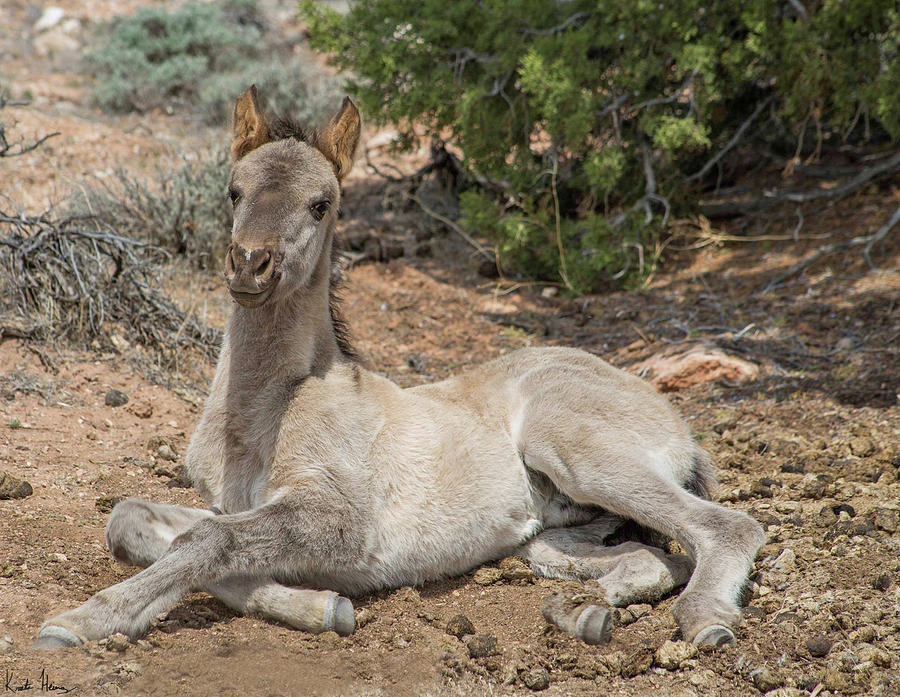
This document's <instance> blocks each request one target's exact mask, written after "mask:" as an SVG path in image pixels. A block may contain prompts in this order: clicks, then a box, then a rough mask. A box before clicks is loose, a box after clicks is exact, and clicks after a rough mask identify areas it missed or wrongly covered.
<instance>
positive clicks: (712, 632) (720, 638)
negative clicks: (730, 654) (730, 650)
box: [694, 624, 734, 649]
mask: <svg viewBox="0 0 900 697" xmlns="http://www.w3.org/2000/svg"><path fill="white" fill-rule="evenodd" d="M733 643H734V632H732V631H731V630H730V629H729V628H728V627H724V626H722V625H721V624H711V625H709V626H708V627H704V628H703V629H701V630H700V632H699V633H698V634H697V636H695V637H694V645H695V646H715V647H716V648H717V649H721V648H722V647H723V646H725V645H727V644H733Z"/></svg>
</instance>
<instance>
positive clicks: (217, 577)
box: [36, 87, 763, 648]
mask: <svg viewBox="0 0 900 697" xmlns="http://www.w3.org/2000/svg"><path fill="white" fill-rule="evenodd" d="M359 133H360V117H359V112H358V111H357V109H356V107H355V106H354V104H353V103H352V102H351V101H350V100H349V99H345V100H344V103H343V105H342V107H341V109H340V111H339V112H338V113H337V114H336V115H335V117H334V118H333V119H332V120H331V122H330V123H329V124H328V125H327V126H326V127H325V128H323V129H322V130H320V131H310V130H307V129H304V128H302V127H300V126H297V125H296V124H294V123H292V122H290V121H287V120H283V119H275V120H269V119H267V118H266V117H265V115H264V114H263V112H262V111H261V109H260V106H259V102H258V98H257V93H256V88H255V87H251V88H250V90H248V91H247V92H246V93H245V94H243V95H242V96H241V97H240V98H239V99H238V101H237V104H236V106H235V111H234V133H233V142H232V145H231V150H232V154H233V156H234V160H235V163H234V167H233V169H232V173H231V180H230V185H229V190H230V193H231V199H232V202H233V204H234V228H233V233H232V243H231V245H230V247H229V248H228V252H227V257H226V261H225V277H226V279H227V282H228V290H229V292H230V293H231V295H232V297H233V298H234V300H235V301H236V305H235V307H234V309H233V311H232V313H231V317H230V319H229V322H228V329H227V332H226V338H225V342H224V345H223V347H222V353H221V356H220V358H219V363H218V367H217V368H216V374H215V378H214V380H213V383H212V388H211V391H210V395H209V399H208V401H207V404H206V409H205V411H204V413H203V417H202V419H201V421H200V424H199V426H198V427H197V430H196V431H195V433H194V435H193V438H192V439H191V444H190V448H189V450H188V453H187V458H186V466H187V469H188V471H189V474H190V475H191V477H192V479H193V481H194V483H195V486H196V487H197V490H198V491H199V492H200V494H201V495H202V496H203V497H204V498H205V499H206V500H207V502H208V503H209V504H210V505H211V506H212V508H211V509H209V510H202V509H192V508H183V507H177V506H168V505H158V504H151V503H148V502H145V501H142V500H139V499H129V500H127V501H125V502H123V503H120V504H119V505H118V506H116V508H115V510H114V511H113V513H112V516H111V518H110V521H109V524H108V526H107V533H106V535H107V542H108V544H109V547H110V550H111V551H112V553H113V555H114V556H115V557H116V559H119V560H121V561H126V562H130V563H133V564H138V565H141V566H146V567H147V568H146V569H145V570H143V571H141V572H140V573H138V574H137V575H135V576H133V577H132V578H130V579H128V580H126V581H123V582H122V583H118V584H116V585H114V586H112V587H110V588H107V589H106V590H104V591H101V592H99V593H97V594H96V595H94V596H93V597H92V598H90V599H89V600H88V601H87V602H85V603H84V604H83V605H81V606H80V607H78V608H76V609H74V610H70V611H68V612H64V613H62V614H60V615H57V616H56V617H53V618H51V619H50V620H48V621H47V622H46V623H45V624H44V626H43V627H42V629H41V631H40V634H39V637H38V639H37V642H36V644H37V645H38V646H42V647H45V648H53V647H62V646H74V645H78V644H81V643H83V642H86V641H90V640H96V639H100V638H102V637H105V636H108V635H110V634H113V633H115V632H123V633H125V634H128V635H129V636H132V637H134V636H138V635H140V634H141V633H143V632H144V631H146V629H147V627H148V625H149V624H150V622H151V620H152V619H153V617H154V616H156V615H157V614H159V613H161V612H164V611H166V610H168V609H169V608H171V607H172V606H173V605H175V604H176V603H177V602H178V601H179V600H180V599H181V598H182V597H183V596H184V595H185V594H187V593H189V592H191V591H193V590H196V589H199V588H203V589H205V590H207V591H209V592H210V593H212V594H213V595H215V596H216V597H218V598H220V599H221V600H222V601H223V602H225V603H226V604H228V605H229V606H230V607H232V608H234V609H235V610H237V611H238V612H242V613H257V614H262V615H264V616H267V617H270V618H274V619H277V620H280V621H283V622H286V623H288V624H290V625H292V626H295V627H299V628H303V629H309V630H312V631H321V630H324V629H333V630H335V631H337V632H339V633H341V634H348V633H350V632H352V631H353V629H354V615H353V606H352V604H351V603H350V601H349V600H347V599H346V598H344V597H343V596H340V595H337V594H336V593H335V592H333V591H337V592H339V593H345V594H350V595H356V594H362V593H367V592H370V591H373V590H375V589H379V588H389V587H396V586H401V585H409V584H421V583H425V582H426V581H429V580H431V579H436V578H441V577H446V576H453V575H457V574H462V573H464V572H466V571H468V570H470V569H472V568H473V567H475V566H477V565H479V564H481V563H483V562H486V561H489V560H492V559H497V558H499V557H502V556H504V555H508V554H520V555H522V556H524V557H526V558H527V559H528V560H529V561H530V563H531V566H532V568H533V569H534V571H535V572H536V573H539V574H543V575H546V576H551V577H557V578H569V579H576V578H580V579H591V578H593V579H598V581H599V583H600V585H601V586H602V588H603V589H605V591H606V596H607V600H608V601H609V602H611V603H614V604H625V603H628V602H633V601H635V600H639V599H642V598H644V597H646V596H647V595H648V594H649V595H653V594H656V595H657V596H658V595H659V594H660V593H661V592H668V591H670V590H672V589H673V588H674V587H676V586H678V585H681V584H683V583H685V582H687V581H688V578H689V579H690V580H689V582H688V583H687V587H686V588H685V589H684V591H683V592H682V593H681V595H680V596H679V598H678V599H677V601H676V602H675V604H674V608H673V613H674V616H675V620H676V622H677V623H678V626H679V627H680V629H681V632H682V635H683V636H684V638H685V639H686V640H688V641H693V642H694V643H709V644H714V645H716V646H719V645H722V644H724V643H728V642H731V641H733V640H734V633H733V628H734V627H736V625H737V624H738V622H739V620H740V609H739V604H738V603H739V596H740V595H741V590H742V587H743V586H744V584H745V583H746V581H747V576H748V573H749V571H750V568H751V565H752V563H753V559H754V557H755V555H756V552H757V550H758V548H759V546H760V545H761V544H762V541H763V534H762V530H761V528H760V527H759V525H758V524H757V523H756V522H755V521H753V519H752V518H750V517H749V516H747V515H746V514H744V513H741V512H739V511H735V510H730V509H727V508H724V507H722V506H719V505H716V504H714V503H711V502H710V501H708V500H706V496H707V494H708V490H709V487H710V486H711V484H712V466H711V463H710V461H709V458H708V456H707V455H706V453H705V452H704V451H703V450H702V449H701V448H699V447H698V446H697V445H696V444H695V443H694V441H693V439H692V438H691V434H690V432H689V430H688V428H687V426H686V425H685V424H684V422H683V421H682V420H681V419H680V418H679V417H678V415H677V414H676V413H675V412H674V410H673V409H672V407H671V406H670V405H669V404H668V402H667V401H666V400H665V399H664V398H663V397H661V396H660V395H659V394H658V393H657V392H656V391H655V390H654V389H653V388H652V387H650V386H649V385H647V384H646V383H644V382H643V381H641V380H639V379H638V378H636V377H633V376H631V375H628V374H626V373H624V372H622V371H620V370H617V369H616V368H613V367H611V366H609V365H608V364H606V363H605V362H603V361H602V360H600V359H599V358H597V357H595V356H593V355H590V354H588V353H585V352H582V351H578V350H574V349H567V348H529V349H523V350H521V351H516V352H515V353H511V354H509V355H506V356H504V357H502V358H499V359H497V360H494V361H492V362H490V363H487V364H485V365H482V366H481V367H479V368H475V369H473V370H470V371H469V372H467V373H465V374H463V375H461V376H459V377H456V378H453V379H450V380H446V381H444V382H440V383H437V384H431V385H423V386H420V387H415V388H412V389H406V390H403V389H400V388H399V387H397V386H396V385H395V384H393V383H392V382H390V381H388V380H386V379H384V378H382V377H379V376H378V375H376V374H374V373H371V372H369V371H367V370H365V369H364V368H363V367H362V366H361V365H360V364H359V363H358V362H357V360H356V359H355V358H354V355H353V353H352V351H351V350H350V348H349V346H348V344H347V342H346V341H345V339H344V335H343V333H342V329H343V324H342V323H341V321H340V318H339V317H338V315H337V312H336V308H335V305H334V303H333V299H332V295H331V288H330V277H331V268H332V251H331V250H332V239H333V235H334V230H335V224H336V222H337V217H338V209H339V204H340V187H339V183H340V181H341V180H342V179H343V178H344V177H345V176H346V174H347V172H348V170H349V169H350V166H351V163H352V159H353V153H354V150H355V148H356V145H357V141H358V139H359ZM625 518H627V519H631V520H634V521H636V522H637V523H638V524H640V525H641V526H644V527H647V528H651V529H653V530H656V531H659V532H661V533H663V534H665V535H667V536H669V537H672V538H674V539H675V540H677V541H678V542H679V543H680V544H681V546H682V547H683V548H684V549H685V550H686V551H687V553H688V554H689V555H690V561H689V560H687V559H685V558H684V557H678V556H677V555H666V554H664V553H663V552H662V551H661V550H658V549H655V548H650V547H645V546H643V545H640V544H638V543H636V542H626V543H623V544H620V545H617V546H611V547H605V546H604V544H603V543H604V540H605V539H606V538H607V537H608V536H609V535H610V534H611V533H612V532H613V531H614V530H615V529H616V527H617V526H618V523H619V522H621V519H625ZM691 561H692V562H693V567H694V568H693V573H691V568H690V567H691ZM292 586H302V587H304V588H306V589H329V590H328V591H317V590H303V589H301V588H297V587H292Z"/></svg>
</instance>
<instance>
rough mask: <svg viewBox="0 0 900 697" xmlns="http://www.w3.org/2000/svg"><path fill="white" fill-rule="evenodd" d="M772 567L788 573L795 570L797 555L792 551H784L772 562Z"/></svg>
mask: <svg viewBox="0 0 900 697" xmlns="http://www.w3.org/2000/svg"><path fill="white" fill-rule="evenodd" d="M772 567H773V568H775V569H778V570H779V571H784V572H790V571H795V570H796V569H797V555H796V554H795V553H794V550H792V549H785V550H784V551H783V552H782V553H781V554H779V555H778V558H777V559H776V560H775V561H774V562H772Z"/></svg>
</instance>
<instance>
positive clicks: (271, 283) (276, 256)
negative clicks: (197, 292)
mask: <svg viewBox="0 0 900 697" xmlns="http://www.w3.org/2000/svg"><path fill="white" fill-rule="evenodd" d="M281 257H282V255H281V254H280V253H279V252H277V251H275V250H273V249H269V248H267V247H260V248H257V249H244V248H243V247H242V246H241V245H239V244H237V243H232V244H231V245H230V246H229V247H228V252H227V254H226V256H225V280H226V281H228V290H229V292H230V293H231V296H232V297H233V298H234V299H235V300H237V302H238V303H239V304H241V305H243V306H244V307H259V306H260V305H262V304H263V303H264V302H265V301H266V300H267V299H268V297H269V295H270V294H271V293H272V290H273V289H274V288H275V286H276V285H277V284H278V279H279V278H281Z"/></svg>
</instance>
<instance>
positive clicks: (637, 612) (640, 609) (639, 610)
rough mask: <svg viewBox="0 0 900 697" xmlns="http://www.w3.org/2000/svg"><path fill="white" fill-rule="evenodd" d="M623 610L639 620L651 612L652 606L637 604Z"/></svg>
mask: <svg viewBox="0 0 900 697" xmlns="http://www.w3.org/2000/svg"><path fill="white" fill-rule="evenodd" d="M625 609H626V610H628V612H630V613H631V615H632V616H633V617H634V619H636V620H639V619H640V618H641V617H643V616H644V615H649V614H650V612H651V611H652V610H653V606H652V605H649V604H648V603H637V604H635V605H629V606H628V607H626V608H625Z"/></svg>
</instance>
